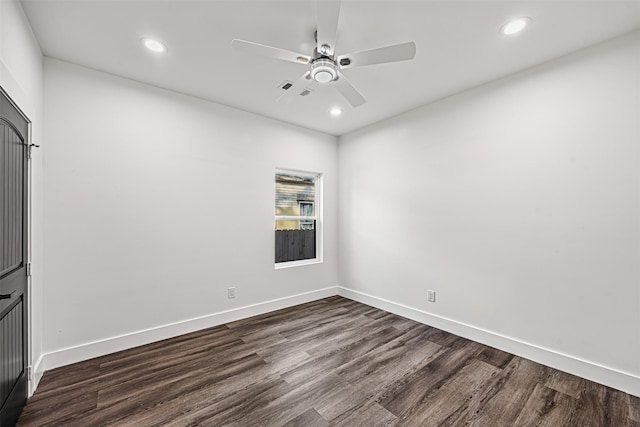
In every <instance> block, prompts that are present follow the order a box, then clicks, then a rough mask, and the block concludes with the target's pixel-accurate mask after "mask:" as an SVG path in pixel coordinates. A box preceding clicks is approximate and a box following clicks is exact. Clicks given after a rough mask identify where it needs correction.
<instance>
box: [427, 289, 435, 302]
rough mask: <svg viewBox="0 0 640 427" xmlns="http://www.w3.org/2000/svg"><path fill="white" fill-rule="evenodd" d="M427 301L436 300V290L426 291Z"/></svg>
mask: <svg viewBox="0 0 640 427" xmlns="http://www.w3.org/2000/svg"><path fill="white" fill-rule="evenodd" d="M427 301H429V302H436V291H427Z"/></svg>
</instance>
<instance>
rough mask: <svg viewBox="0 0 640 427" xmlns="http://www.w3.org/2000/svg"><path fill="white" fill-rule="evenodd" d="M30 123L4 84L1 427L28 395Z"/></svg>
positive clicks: (0, 95)
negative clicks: (28, 154) (5, 91)
mask: <svg viewBox="0 0 640 427" xmlns="http://www.w3.org/2000/svg"><path fill="white" fill-rule="evenodd" d="M28 129H29V125H28V123H27V120H26V119H25V118H24V117H23V116H22V115H21V114H20V112H19V111H18V110H17V108H16V107H15V106H14V105H13V104H12V103H11V101H10V100H9V99H8V98H7V97H6V95H5V93H4V91H2V90H1V88H0V403H2V407H1V408H0V427H8V426H13V425H14V424H15V423H16V421H17V420H18V417H19V416H20V412H21V411H22V407H23V406H24V404H25V402H26V400H27V373H26V367H27V342H28V341H27V226H26V224H27V221H26V215H27V153H28V147H27V143H28V141H29V140H28V139H27V131H28Z"/></svg>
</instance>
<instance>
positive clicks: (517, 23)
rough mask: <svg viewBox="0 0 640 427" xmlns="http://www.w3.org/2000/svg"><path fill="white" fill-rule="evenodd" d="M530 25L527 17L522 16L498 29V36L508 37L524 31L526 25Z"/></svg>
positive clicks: (529, 19)
mask: <svg viewBox="0 0 640 427" xmlns="http://www.w3.org/2000/svg"><path fill="white" fill-rule="evenodd" d="M530 23H531V18H529V17H528V16H522V17H520V18H516V19H512V20H511V21H509V22H507V23H506V24H504V25H503V26H502V27H500V34H504V35H505V36H510V35H513V34H516V33H519V32H520V31H522V30H524V29H525V27H526V26H527V25H529V24H530Z"/></svg>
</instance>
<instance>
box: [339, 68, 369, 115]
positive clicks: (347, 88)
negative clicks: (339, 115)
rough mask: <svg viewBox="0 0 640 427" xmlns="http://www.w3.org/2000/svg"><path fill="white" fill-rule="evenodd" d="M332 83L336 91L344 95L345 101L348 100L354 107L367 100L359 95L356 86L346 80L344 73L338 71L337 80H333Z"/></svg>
mask: <svg viewBox="0 0 640 427" xmlns="http://www.w3.org/2000/svg"><path fill="white" fill-rule="evenodd" d="M334 85H335V87H336V89H337V90H338V92H340V94H341V95H342V96H344V97H345V99H346V100H347V101H349V104H351V105H353V106H354V107H359V106H361V105H362V104H364V103H365V102H367V100H366V99H364V97H363V96H362V95H360V92H358V91H357V90H356V88H355V87H353V85H352V84H351V83H349V80H347V78H346V77H345V76H344V74H342V73H338V80H336V81H335V82H334Z"/></svg>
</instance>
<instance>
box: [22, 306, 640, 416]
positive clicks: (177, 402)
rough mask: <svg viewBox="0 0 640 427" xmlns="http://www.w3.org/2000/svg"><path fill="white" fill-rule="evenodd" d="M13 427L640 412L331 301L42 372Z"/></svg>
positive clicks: (377, 313)
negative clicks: (39, 380) (42, 374)
mask: <svg viewBox="0 0 640 427" xmlns="http://www.w3.org/2000/svg"><path fill="white" fill-rule="evenodd" d="M18 425H19V426H21V427H23V426H29V427H31V426H37V427H43V426H64V427H75V426H78V427H87V426H91V427H93V426H118V427H134V426H135V427H151V426H158V427H160V426H162V427H165V426H172V427H188V426H189V427H190V426H212V427H222V426H224V427H254V426H256V427H258V426H260V427H264V426H274V427H275V426H278V427H279V426H302V427H309V426H311V427H313V426H319V427H325V426H349V427H361V426H367V427H368V426H378V425H380V426H400V425H403V426H438V425H443V426H460V427H462V426H465V427H466V426H478V427H480V426H481V427H485V426H490V427H503V426H504V427H507V426H509V427H511V426H521V425H522V426H529V425H535V426H569V427H573V426H575V427H589V426H594V427H595V426H604V427H609V426H611V427H619V426H639V427H640V398H638V397H635V396H631V395H629V394H626V393H623V392H621V391H617V390H613V389H611V388H609V387H605V386H602V385H599V384H596V383H593V382H590V381H588V380H585V379H582V378H579V377H576V376H573V375H569V374H566V373H563V372H560V371H556V370H554V369H551V368H548V367H546V366H543V365H540V364H537V363H535V362H532V361H529V360H526V359H523V358H521V357H517V356H514V355H512V354H509V353H506V352H503V351H500V350H498V349H495V348H491V347H488V346H485V345H482V344H480V343H476V342H473V341H469V340H467V339H464V338H462V337H459V336H456V335H453V334H451V333H448V332H445V331H442V330H439V329H437V328H433V327H430V326H427V325H423V324H419V323H417V322H414V321H412V320H409V319H405V318H403V317H401V316H397V315H395V314H392V313H388V312H386V311H384V310H379V309H377V308H373V307H369V306H366V305H364V304H360V303H357V302H355V301H351V300H348V299H346V298H342V297H339V296H333V297H329V298H325V299H322V300H318V301H314V302H311V303H307V304H302V305H299V306H296V307H290V308H286V309H283V310H278V311H275V312H272V313H265V314H262V315H259V316H255V317H252V318H249V319H243V320H239V321H237V322H232V323H229V324H226V325H219V326H215V327H213V328H208V329H204V330H201V331H196V332H193V333H190V334H185V335H182V336H179V337H175V338H171V339H168V340H163V341H159V342H155V343H151V344H148V345H144V346H140V347H136V348H133V349H130V350H125V351H122V352H118V353H113V354H109V355H105V356H101V357H99V358H96V359H92V360H87V361H84V362H80V363H76V364H73V365H69V366H65V367H62V368H58V369H54V370H51V371H48V372H46V373H45V374H44V376H43V378H42V380H41V382H40V386H39V387H38V389H37V391H36V393H35V394H34V395H33V396H32V397H31V398H30V399H29V401H28V403H27V405H26V406H25V408H24V410H23V413H22V415H21V417H20V420H19V424H18Z"/></svg>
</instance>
